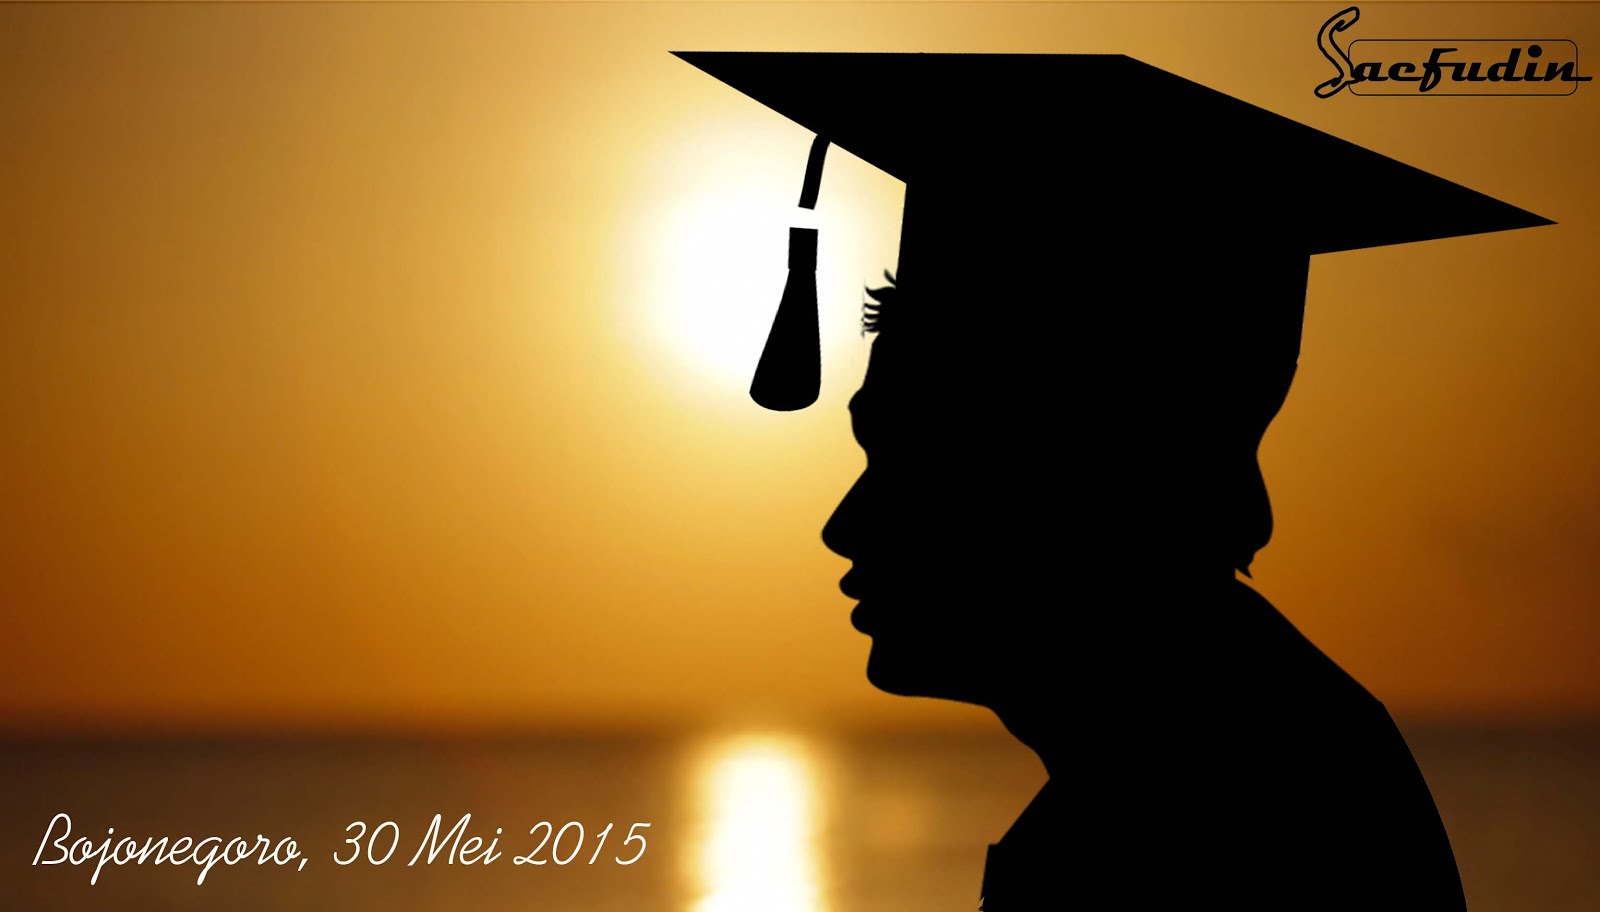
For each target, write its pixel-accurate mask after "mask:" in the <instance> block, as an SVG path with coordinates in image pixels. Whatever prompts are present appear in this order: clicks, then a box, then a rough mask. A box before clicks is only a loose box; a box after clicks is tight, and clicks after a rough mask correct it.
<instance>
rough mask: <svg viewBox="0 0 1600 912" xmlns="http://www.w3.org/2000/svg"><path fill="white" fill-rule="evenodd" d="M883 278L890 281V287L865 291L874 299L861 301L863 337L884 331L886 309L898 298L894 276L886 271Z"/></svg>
mask: <svg viewBox="0 0 1600 912" xmlns="http://www.w3.org/2000/svg"><path fill="white" fill-rule="evenodd" d="M883 277H884V278H885V279H888V280H889V284H888V285H885V286H884V287H882V288H866V289H863V290H864V291H865V292H866V294H867V297H868V298H871V299H872V300H871V301H868V300H866V299H865V298H863V299H862V301H861V335H863V336H865V335H866V334H867V333H879V332H882V331H883V314H884V308H886V307H888V305H889V302H890V301H893V300H894V299H895V297H896V293H897V291H898V289H896V288H895V284H894V276H893V275H892V274H890V272H889V270H887V269H885V270H884V271H883Z"/></svg>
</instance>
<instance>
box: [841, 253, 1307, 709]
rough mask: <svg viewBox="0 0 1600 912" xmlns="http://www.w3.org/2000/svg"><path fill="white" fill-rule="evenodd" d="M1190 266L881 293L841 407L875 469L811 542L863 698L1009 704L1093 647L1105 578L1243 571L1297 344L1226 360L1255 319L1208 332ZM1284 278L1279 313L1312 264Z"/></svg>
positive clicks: (1101, 625)
mask: <svg viewBox="0 0 1600 912" xmlns="http://www.w3.org/2000/svg"><path fill="white" fill-rule="evenodd" d="M1191 267H1192V268H1188V269H1179V270H1174V271H1170V272H1166V271H1159V270H1157V271H1153V272H1152V271H1151V270H1148V269H1143V270H1141V267H1140V264H1139V263H1137V262H1136V261H1134V260H1132V259H1131V258H1129V257H1126V256H1113V255H1111V254H1110V253H1109V252H1102V255H1101V256H1099V257H1094V258H1089V259H1087V260H1085V261H1083V262H1081V263H1078V262H1077V260H1076V258H1074V259H1073V261H1072V263H1071V264H1068V263H1067V262H1065V261H1064V262H1062V263H1061V264H1060V265H1058V267H1057V268H1055V269H1042V268H1034V269H1031V270H1030V269H1024V268H1021V267H1019V268H1018V269H1017V270H1014V272H1015V273H1016V275H1015V277H1014V278H1010V279H1006V280H1001V281H999V282H997V283H996V286H995V287H994V288H993V289H989V290H987V291H985V292H983V294H984V297H983V298H980V299H977V300H975V299H974V297H973V296H974V295H977V294H979V291H978V289H975V288H965V289H963V288H961V287H959V286H934V287H928V286H919V285H901V286H900V287H898V288H890V289H888V290H879V291H878V292H877V294H876V295H875V296H876V297H881V298H884V299H885V300H884V302H883V305H882V310H881V311H880V312H878V313H876V314H874V315H873V316H874V317H875V318H876V325H875V326H874V327H873V328H874V329H875V330H876V335H875V338H874V341H873V342H872V352H871V356H870V360H869V364H868V369H867V374H866V378H865V380H864V382H863V383H862V385H861V388H860V390H859V391H858V392H857V393H856V394H855V396H854V397H853V398H852V399H851V402H850V412H851V421H852V426H853V429H854V433H855V436H856V439H857V442H858V443H859V444H860V446H861V447H862V449H863V450H864V451H865V453H866V457H867V467H866V470H865V471H864V472H863V473H862V475H861V477H860V478H859V480H857V482H856V483H855V485H854V486H853V487H852V488H851V489H850V490H849V492H848V493H847V494H846V495H845V497H844V498H843V500H842V501H841V503H840V504H839V506H838V508H837V509H836V510H835V512H834V514H833V516H832V517H831V518H830V519H829V521H828V523H827V525H826V527H825V529H824V530H823V541H824V543H825V544H826V545H827V546H828V547H829V548H830V549H832V550H833V551H835V552H837V553H838V554H840V555H841V556H844V557H846V558H848V559H850V560H851V561H852V568H851V570H850V571H849V573H848V574H847V575H846V577H845V578H844V580H843V581H842V582H841V588H842V589H843V590H844V591H845V593H846V594H847V595H849V596H851V597H853V598H857V599H859V600H860V604H859V606H858V607H857V608H856V609H855V611H854V612H853V614H852V622H853V623H854V624H855V625H856V627H857V628H858V629H859V630H861V631H862V632H863V633H865V634H867V635H868V636H870V637H871V638H872V650H871V653H870V657H869V660H868V667H867V674H868V677H869V679H870V680H871V681H872V683H873V684H874V685H875V686H877V687H879V688H881V689H883V690H886V691H889V692H891V693H897V694H905V695H913V696H932V697H942V698H947V699H955V700H963V701H967V702H973V703H979V704H982V705H987V706H991V707H995V708H1000V706H1002V705H1004V704H1005V703H1006V702H1007V701H1008V700H1012V699H1015V697H1016V696H1017V694H1018V693H1032V692H1034V691H1036V690H1037V689H1038V688H1039V687H1040V686H1043V685H1045V684H1047V683H1048V682H1049V681H1050V680H1051V679H1052V678H1054V677H1057V676H1059V675H1061V674H1062V673H1063V672H1064V670H1065V668H1064V666H1063V664H1062V663H1072V662H1074V661H1075V660H1074V658H1073V656H1077V657H1078V658H1077V659H1076V661H1077V662H1079V663H1081V662H1082V661H1083V659H1084V657H1085V656H1086V655H1092V651H1094V650H1097V649H1102V648H1104V647H1105V644H1103V643H1098V642H1096V641H1097V639H1099V638H1100V637H1102V636H1104V635H1106V633H1107V631H1108V624H1109V623H1110V622H1112V621H1114V620H1115V612H1117V611H1119V610H1121V609H1122V606H1118V605H1113V604H1108V603H1107V602H1106V600H1105V599H1104V598H1103V597H1101V596H1100V595H1099V593H1103V592H1105V591H1107V590H1108V588H1109V585H1110V584H1111V583H1113V582H1116V581H1125V580H1127V579H1130V578H1133V579H1138V578H1141V577H1143V578H1155V577H1171V578H1173V579H1174V580H1177V581H1182V580H1186V579H1190V578H1203V579H1227V578H1231V575H1232V571H1233V569H1235V568H1239V569H1245V568H1247V567H1248V565H1249V561H1250V559H1251V557H1252V556H1253V555H1254V553H1255V551H1256V550H1257V549H1258V548H1260V547H1261V546H1262V545H1263V544H1265V542H1266V539H1267V536H1268V534H1269V533H1270V527H1271V517H1270V511H1269V509H1268V507H1267V502H1266V498H1265V491H1264V490H1263V488H1262V485H1261V480H1260V479H1261V476H1260V472H1259V469H1258V468H1257V463H1256V444H1257V443H1258V442H1259V440H1260V437H1261V433H1262V431H1264V430H1265V428H1266V425H1267V422H1268V421H1269V420H1270V419H1271V417H1272V415H1273V414H1274V413H1275V412H1276V410H1277V407H1278V405H1279V404H1281V402H1282V400H1283V395H1284V393H1285V392H1286V391H1287V388H1288V382H1289V379H1290V377H1291V376H1292V373H1293V367H1294V361H1293V351H1292V349H1291V350H1290V351H1289V352H1288V353H1287V356H1286V357H1284V358H1280V359H1278V361H1277V362H1276V363H1277V364H1278V369H1276V370H1266V369H1262V368H1260V367H1259V359H1244V358H1242V357H1241V356H1240V354H1239V352H1238V351H1237V350H1236V348H1237V346H1239V345H1241V344H1244V345H1248V344H1251V340H1253V339H1254V340H1255V341H1256V342H1259V339H1257V338H1256V335H1255V333H1253V332H1251V331H1250V330H1249V328H1248V326H1242V327H1238V328H1236V329H1235V331H1234V332H1233V333H1230V334H1229V335H1231V336H1233V338H1232V340H1231V341H1223V340H1219V339H1218V338H1217V335H1218V334H1217V333H1214V332H1200V331H1199V329H1198V328H1197V327H1196V326H1195V325H1194V324H1196V323H1197V322H1206V321H1202V320H1197V319H1196V318H1195V317H1193V316H1192V315H1191V316H1189V317H1187V318H1186V317H1185V316H1184V314H1183V313H1182V311H1183V310H1184V308H1185V307H1188V306H1189V302H1190V301H1191V300H1192V297H1191V295H1192V293H1193V291H1192V289H1189V288H1187V283H1188V282H1191V281H1200V282H1203V283H1205V284H1207V285H1209V284H1210V282H1212V281H1221V277H1220V276H1215V277H1205V276H1204V274H1203V273H1202V272H1200V271H1198V270H1200V269H1201V267H1200V265H1199V264H1198V263H1196V264H1191ZM1213 268H1214V267H1213ZM1140 271H1143V272H1145V273H1146V275H1144V276H1143V278H1142V280H1141V281H1139V282H1137V283H1135V282H1133V281H1131V280H1130V278H1129V276H1130V275H1133V274H1137V273H1139V272H1140ZM1262 271H1265V267H1263V269H1261V270H1257V273H1260V272H1262ZM1283 272H1284V273H1285V275H1284V276H1283V279H1282V281H1283V285H1282V287H1281V288H1280V289H1279V293H1280V294H1282V295H1285V296H1287V298H1288V300H1289V303H1288V304H1281V303H1280V304H1277V305H1275V306H1287V307H1290V308H1293V307H1294V306H1295V302H1296V301H1298V299H1299V298H1298V297H1297V296H1303V294H1304V286H1303V281H1304V277H1305V271H1304V265H1303V263H1302V264H1301V266H1300V268H1299V269H1298V271H1297V270H1295V269H1293V268H1290V269H1288V270H1284V271H1283ZM1256 278H1257V279H1258V280H1259V278H1260V276H1259V274H1258V275H1257V276H1256ZM1108 299H1113V300H1115V301H1116V302H1117V304H1116V306H1114V307H1101V308H1097V307H1093V306H1090V305H1089V303H1088V302H1091V301H1104V300H1108ZM964 311H967V312H973V313H978V314H988V313H994V312H996V311H1003V312H1005V313H1007V314H1014V315H1015V316H1007V317H1001V318H990V317H975V318H974V319H973V320H972V321H971V322H965V321H959V320H952V318H951V317H952V315H953V314H957V313H961V312H964ZM1208 319H1209V321H1210V322H1212V323H1214V322H1215V320H1214V318H1208ZM1294 341H1295V340H1293V339H1291V340H1288V341H1287V342H1286V343H1285V344H1287V345H1291V346H1292V345H1293V344H1294ZM1244 364H1251V365H1257V366H1256V367H1252V368H1250V369H1246V368H1245V367H1243V366H1242V365H1244ZM1085 651H1089V652H1087V653H1086V652H1085Z"/></svg>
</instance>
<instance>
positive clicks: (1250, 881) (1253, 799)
mask: <svg viewBox="0 0 1600 912" xmlns="http://www.w3.org/2000/svg"><path fill="white" fill-rule="evenodd" d="M1209 601H1212V602H1213V603H1212V604H1204V605H1196V606H1194V608H1195V610H1194V611H1193V612H1185V613H1184V614H1183V615H1182V616H1183V617H1186V618H1191V619H1192V620H1193V629H1186V630H1180V631H1176V633H1177V634H1178V635H1177V636H1169V637H1166V638H1165V639H1164V641H1165V642H1169V643H1172V644H1174V646H1173V647H1172V648H1171V649H1165V650H1164V649H1159V648H1157V649H1153V650H1150V654H1149V655H1147V656H1146V657H1145V658H1147V659H1148V661H1147V662H1140V661H1137V660H1133V661H1125V662H1123V663H1121V665H1122V677H1121V679H1119V680H1108V681H1105V682H1104V684H1103V692H1104V693H1105V695H1106V696H1105V699H1104V700H1099V701H1094V702H1093V703H1092V704H1091V705H1086V706H1074V705H1073V704H1072V702H1071V701H1070V700H1069V701H1065V702H1063V703H1062V704H1061V717H1060V720H1059V724H1060V726H1062V729H1061V731H1062V732H1063V733H1064V734H1065V737H1063V738H1062V739H1061V742H1060V743H1061V744H1063V745H1065V747H1063V748H1061V749H1060V750H1061V752H1062V754H1063V755H1064V756H1063V757H1062V758H1055V759H1051V760H1050V764H1049V765H1050V767H1051V770H1052V778H1051V780H1050V781H1049V782H1048V783H1047V784H1046V785H1045V787H1044V789H1043V790H1041V791H1040V793H1039V795H1038V796H1037V797H1036V798H1035V799H1034V801H1033V802H1032V803H1031V804H1030V805H1029V806H1028V808H1027V809H1026V810H1025V811H1024V812H1023V814H1022V816H1021V817H1019V818H1018V819H1017V821H1016V823H1015V824H1014V825H1013V826H1012V828H1011V829H1010V830H1009V831H1007V833H1006V834H1005V836H1004V837H1003V838H1002V839H1001V840H1000V842H999V843H997V844H995V845H993V846H991V847H990V849H989V853H988V858H987V863H986V865H985V870H984V881H983V886H982V903H981V908H982V910H983V912H1019V910H1021V912H1027V910H1044V909H1067V908H1095V909H1124V908H1125V909H1180V908H1190V907H1196V906H1203V907H1215V908H1219V909H1229V910H1267V909H1271V910H1276V912H1287V910H1302V909H1310V910H1324V909H1326V910H1335V909H1338V910H1383V909H1395V910H1430V912H1431V910H1438V912H1459V910H1463V909H1465V908H1466V901H1465V898H1464V896H1463V894H1462V889H1461V882H1460V877H1459V875H1458V873H1457V870H1456V864H1455V858H1454V855H1453V854H1452V852H1451V849H1450V842H1449V839H1448V837H1447V836H1446V834H1445V830H1444V826H1443V824H1442V822H1441V820H1440V817H1439V814H1438V811H1437V809H1436V808H1435V806H1434V802H1433V798H1432V795H1431V794H1430V793H1429V791H1428V787H1427V784H1426V783H1425V782H1424V781H1423V778H1422V774H1421V772H1420V771H1419V770H1418V768H1417V765H1416V762H1415V761H1414V760H1413V758H1412V755H1411V752H1410V749H1409V748H1408V747H1407V746H1406V743H1405V740H1404V738H1403V737H1402V736H1401V734H1400V732H1399V729H1398V728H1396V726H1395V724H1394V721H1393V719H1392V718H1391V717H1390V715H1389V713H1388V711H1387V710H1386V709H1385V708H1384V706H1383V704H1382V703H1380V702H1379V701H1378V700H1376V699H1374V698H1373V697H1372V696H1371V695H1370V694H1369V693H1367V691H1366V690H1365V689H1363V688H1362V687H1361V686H1360V685H1359V684H1358V683H1356V681H1355V680H1354V679H1352V678H1351V677H1350V676H1349V675H1347V674H1345V673H1344V672H1343V671H1342V670H1340V669H1339V668H1338V666H1337V665H1335V664H1334V663H1333V662H1332V661H1330V660H1329V659H1328V658H1327V657H1326V656H1325V655H1323V654H1322V653H1321V652H1320V651H1319V650H1317V649H1316V647H1314V646H1313V645H1312V644H1311V643H1310V642H1309V641H1307V640H1306V639H1305V637H1303V636H1302V635H1301V634H1300V633H1299V631H1297V630H1296V629H1295V628H1294V627H1293V626H1292V625H1291V624H1289V622H1288V621H1287V620H1286V619H1284V618H1283V616H1282V615H1281V614H1279V613H1278V612H1277V610H1276V609H1274V608H1273V607H1272V605H1270V604H1269V603H1268V602H1267V601H1266V600H1265V599H1263V598H1262V597H1261V596H1260V595H1258V594H1256V593H1255V592H1254V591H1253V590H1251V589H1250V588H1249V587H1247V586H1244V585H1243V584H1242V583H1235V584H1232V585H1231V586H1230V587H1228V588H1227V589H1226V590H1219V592H1218V594H1217V596H1216V597H1215V598H1214V599H1210V600H1209ZM1126 658H1128V659H1134V657H1126ZM1097 671H1099V672H1100V673H1102V674H1103V673H1105V667H1104V666H1097ZM1074 689H1075V690H1076V689H1080V688H1074ZM1129 693H1131V694H1134V695H1135V696H1134V699H1132V700H1122V699H1117V697H1118V696H1119V695H1123V694H1129Z"/></svg>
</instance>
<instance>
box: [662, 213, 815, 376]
mask: <svg viewBox="0 0 1600 912" xmlns="http://www.w3.org/2000/svg"><path fill="white" fill-rule="evenodd" d="M774 191H775V188H772V189H767V190H761V189H759V188H755V189H752V188H750V187H744V188H737V187H736V188H719V189H716V190H711V191H707V192H703V193H698V194H695V195H692V196H686V197H684V198H682V199H678V200H675V201H673V202H672V203H671V204H669V205H668V206H666V207H664V209H663V210H662V212H661V213H660V215H659V222H658V224H657V225H656V227H655V228H654V229H653V234H654V236H655V239H656V249H657V257H658V259H657V261H656V269H655V270H654V276H653V280H654V281H655V282H657V283H659V284H657V285H656V286H655V287H654V288H652V290H651V292H650V294H651V299H652V301H651V304H652V314H651V316H652V318H653V320H652V322H653V323H654V327H653V329H654V333H655V334H656V336H657V337H658V338H659V339H660V340H662V341H663V342H664V343H665V347H666V349H667V351H668V353H669V354H671V355H672V356H673V357H674V358H676V359H677V360H678V361H680V362H681V363H683V364H684V365H685V366H688V367H691V368H693V369H694V370H695V371H697V372H698V373H700V374H702V375H704V376H706V377H708V378H709V379H712V380H713V381H715V382H717V383H718V384H719V385H720V384H723V383H731V384H734V385H736V386H744V385H747V384H749V382H750V375H751V373H752V372H753V371H754V370H755V365H756V360H757V359H758V358H759V357H760V355H761V347H762V345H763V344H764V343H765V342H766V337H767V331H768V329H769V328H770V326H771V322H772V316H773V314H774V313H776V311H777V307H778V299H779V297H780V296H781V295H782V293H783V283H784V281H785V280H786V278H787V276H788V259H787V256H788V253H787V250H788V248H787V244H788V232H789V221H788V219H789V212H788V211H785V210H784V209H783V208H782V207H781V206H779V207H774V206H772V205H771V202H772V200H773V198H774V196H775V195H776V193H775V192H774ZM806 215H807V216H810V215H811V213H806Z"/></svg>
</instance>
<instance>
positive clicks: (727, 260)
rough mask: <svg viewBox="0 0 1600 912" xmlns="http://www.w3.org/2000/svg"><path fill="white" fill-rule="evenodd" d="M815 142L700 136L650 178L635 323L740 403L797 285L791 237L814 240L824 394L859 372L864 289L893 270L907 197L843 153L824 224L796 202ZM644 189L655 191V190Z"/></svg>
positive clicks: (759, 126)
mask: <svg viewBox="0 0 1600 912" xmlns="http://www.w3.org/2000/svg"><path fill="white" fill-rule="evenodd" d="M810 144H811V134H809V133H807V132H806V131H805V130H803V129H799V128H796V127H795V126H794V125H792V124H788V123H786V122H783V121H782V120H781V119H780V118H768V117H758V118H756V119H755V120H753V121H744V120H739V121H732V122H727V123H724V124H722V125H721V127H720V129H719V128H717V127H715V126H712V127H708V126H706V125H704V124H701V125H697V126H696V128H695V130H694V131H692V132H690V133H686V134H683V135H682V136H679V137H676V138H674V139H673V140H672V141H669V142H667V143H665V144H664V145H663V146H662V147H661V149H660V150H659V151H658V152H657V153H656V154H654V155H652V156H650V157H649V161H650V167H649V168H647V169H645V171H644V172H642V173H641V175H640V181H641V188H642V189H641V191H640V194H639V195H640V197H641V198H642V199H645V200H647V201H648V202H646V203H645V204H644V206H643V207H642V208H641V210H639V215H638V217H637V219H636V220H635V221H634V222H633V223H632V226H631V227H630V228H629V230H630V231H632V232H634V234H633V237H632V240H631V244H630V247H629V249H630V250H632V251H633V254H632V255H631V256H630V257H629V258H628V259H627V262H628V263H630V264H637V268H636V269H634V271H632V274H631V279H632V281H631V284H630V285H629V292H628V293H629V296H630V300H631V306H633V307H636V308H639V309H638V310H636V311H635V313H634V315H633V317H632V318H630V319H629V320H628V321H627V323H628V325H629V326H630V327H631V328H632V329H633V330H634V331H636V332H638V333H640V337H639V339H638V341H639V342H641V343H642V344H643V345H644V346H645V347H646V348H648V349H651V350H652V351H653V352H654V353H655V354H657V355H659V356H661V357H662V359H664V360H665V361H666V362H667V363H670V364H674V365H676V366H677V367H679V368H682V370H680V371H679V373H680V374H681V375H682V376H683V377H685V378H688V379H689V380H690V381H691V382H694V383H697V384H700V385H701V386H702V387H703V386H711V387H712V388H713V389H714V390H715V391H716V393H717V395H719V396H720V395H722V394H727V395H729V396H732V397H737V398H738V399H739V400H740V402H741V404H743V403H744V401H745V400H744V398H743V397H744V393H745V391H746V390H747V389H748V388H749V385H750V379H751V376H752V374H753V373H754V372H755V367H756V362H757V361H758V360H760V357H761V350H762V347H763V346H764V345H765V344H766V340H767V333H768V331H769V330H770V329H771V327H772V318H773V316H774V315H775V314H776V313H777V309H778V301H779V300H780V298H781V297H782V296H783V288H784V283H785V282H786V281H787V279H788V276H789V260H788V256H789V229H790V228H791V227H804V228H816V229H817V230H818V232H819V237H818V249H817V276H816V279H817V301H818V307H819V321H820V336H821V345H822V364H823V376H824V383H825V384H826V383H828V382H830V381H831V380H834V379H842V378H843V376H844V372H842V370H841V369H842V368H845V367H846V365H848V364H850V363H852V359H854V360H855V361H860V360H861V359H862V356H863V353H864V352H865V347H864V346H862V345H861V339H860V333H859V325H858V321H859V319H860V301H861V299H862V287H863V286H864V285H865V284H867V283H869V282H870V283H879V282H881V276H882V272H883V270H884V269H885V268H892V267H893V265H894V259H895V254H896V247H897V245H898V238H899V217H900V199H901V195H902V192H903V188H902V186H901V184H900V183H899V182H898V181H896V180H894V179H893V178H891V177H889V176H888V175H885V174H883V173H882V172H880V171H878V170H876V169H874V168H872V167H871V166H870V165H867V164H866V163H864V162H862V161H860V160H859V159H857V158H855V157H854V156H851V155H850V154H849V153H848V152H846V151H844V150H843V149H839V148H834V149H832V150H831V151H830V152H829V154H828V164H827V167H826V168H825V169H824V172H823V179H822V189H821V193H820V195H819V197H818V200H817V209H816V211H812V210H808V209H801V208H799V207H798V205H797V203H798V201H799V196H800V186H801V183H802V177H803V176H804V166H805V159H806V154H807V152H808V151H809V147H810ZM645 188H647V189H645Z"/></svg>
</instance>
